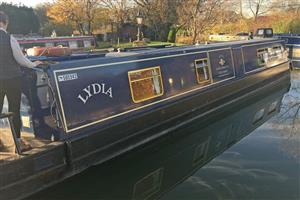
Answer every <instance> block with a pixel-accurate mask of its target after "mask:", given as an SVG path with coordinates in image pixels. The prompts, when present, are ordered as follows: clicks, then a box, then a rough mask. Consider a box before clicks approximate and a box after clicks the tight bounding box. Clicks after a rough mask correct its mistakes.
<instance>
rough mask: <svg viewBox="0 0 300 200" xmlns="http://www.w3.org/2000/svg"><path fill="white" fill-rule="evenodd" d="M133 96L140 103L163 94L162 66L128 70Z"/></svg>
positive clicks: (134, 100)
mask: <svg viewBox="0 0 300 200" xmlns="http://www.w3.org/2000/svg"><path fill="white" fill-rule="evenodd" d="M128 78H129V84H130V89H131V97H132V100H133V102H135V103H139V102H142V101H146V100H149V99H152V98H155V97H158V96H161V95H163V83H162V78H161V72H160V67H159V66H158V67H151V68H147V69H142V70H135V71H129V72H128Z"/></svg>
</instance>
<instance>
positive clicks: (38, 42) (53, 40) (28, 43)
mask: <svg viewBox="0 0 300 200" xmlns="http://www.w3.org/2000/svg"><path fill="white" fill-rule="evenodd" d="M16 39H17V41H18V43H19V44H20V46H21V48H22V49H28V48H32V47H56V46H60V45H61V46H64V47H69V48H70V49H72V50H80V49H86V48H88V49H89V48H95V46H96V40H95V38H94V37H93V36H73V37H18V36H16Z"/></svg>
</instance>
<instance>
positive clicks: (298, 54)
mask: <svg viewBox="0 0 300 200" xmlns="http://www.w3.org/2000/svg"><path fill="white" fill-rule="evenodd" d="M277 37H279V38H280V39H285V40H286V46H287V47H288V49H289V59H290V60H291V67H292V68H294V69H300V35H297V34H285V35H277Z"/></svg>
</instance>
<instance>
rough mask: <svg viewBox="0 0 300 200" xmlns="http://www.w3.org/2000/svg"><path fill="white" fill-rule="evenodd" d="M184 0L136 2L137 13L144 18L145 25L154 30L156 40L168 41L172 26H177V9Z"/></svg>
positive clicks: (139, 0) (143, 0) (141, 0)
mask: <svg viewBox="0 0 300 200" xmlns="http://www.w3.org/2000/svg"><path fill="white" fill-rule="evenodd" d="M180 1H182V0H134V2H135V4H136V11H137V10H139V11H140V12H141V14H142V15H143V16H144V19H145V24H146V25H147V26H148V27H149V29H150V30H153V33H154V37H153V39H154V40H161V41H166V40H167V37H168V33H169V30H170V28H171V26H172V25H175V24H177V19H178V18H177V12H176V9H177V7H178V5H179V3H180Z"/></svg>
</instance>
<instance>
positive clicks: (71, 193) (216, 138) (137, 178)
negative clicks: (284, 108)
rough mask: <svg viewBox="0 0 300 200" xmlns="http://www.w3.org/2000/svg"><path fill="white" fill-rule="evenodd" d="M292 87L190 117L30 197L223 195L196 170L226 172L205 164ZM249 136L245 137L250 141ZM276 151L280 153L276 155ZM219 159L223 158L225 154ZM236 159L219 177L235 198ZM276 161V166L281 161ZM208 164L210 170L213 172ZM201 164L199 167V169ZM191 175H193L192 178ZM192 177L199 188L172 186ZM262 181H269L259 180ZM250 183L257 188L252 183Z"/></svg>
mask: <svg viewBox="0 0 300 200" xmlns="http://www.w3.org/2000/svg"><path fill="white" fill-rule="evenodd" d="M286 90H287V88H286V87H278V88H276V89H274V88H273V91H270V93H269V94H268V95H260V96H255V97H251V98H248V99H247V100H244V101H243V102H240V103H239V104H238V105H235V106H234V107H231V108H228V109H227V110H226V111H224V112H220V113H219V114H214V116H210V117H208V118H205V119H203V120H199V121H198V120H196V121H195V123H189V125H188V126H186V127H182V128H180V129H178V130H176V131H174V132H173V133H172V135H167V136H165V137H163V138H161V139H159V140H156V141H153V142H151V143H150V144H147V145H144V146H142V147H139V148H138V149H137V150H135V151H132V152H128V153H126V154H124V155H122V156H119V157H117V158H115V159H113V160H110V161H108V162H105V163H103V164H101V165H97V166H94V167H92V168H90V169H88V170H86V171H84V172H83V173H81V174H78V175H76V176H74V177H72V178H70V179H67V180H65V181H64V182H62V183H59V184H57V185H55V186H54V187H51V188H48V189H47V190H45V191H42V192H40V193H38V194H36V195H35V196H31V197H30V198H29V199H47V198H48V199H122V200H123V199H157V198H160V197H162V196H163V195H165V196H164V197H163V198H167V199H176V198H177V199H189V197H190V195H192V194H196V196H192V197H191V198H190V199H195V198H197V197H198V199H199V197H203V198H204V199H216V198H217V197H218V195H220V196H219V197H221V196H222V194H217V193H219V190H218V191H215V190H214V185H209V184H206V182H205V181H201V178H200V177H198V178H197V177H195V176H197V174H201V176H203V178H207V180H208V179H209V177H210V176H211V177H216V176H217V174H215V173H214V172H215V171H216V172H219V173H220V171H222V170H220V168H222V167H220V166H219V169H214V167H208V166H209V165H210V164H208V165H207V166H205V167H204V168H203V169H201V170H199V169H200V168H202V167H203V166H204V165H206V164H207V163H208V162H210V161H211V160H212V159H214V158H215V157H217V156H218V155H220V154H222V153H223V152H224V151H225V150H227V149H228V148H230V147H231V146H232V145H234V144H235V143H237V142H238V141H240V140H241V139H242V138H244V137H245V136H247V135H248V134H249V133H251V132H252V131H253V130H254V129H256V128H257V127H259V126H260V125H261V124H263V123H264V122H266V121H267V120H268V119H270V118H271V117H272V116H274V115H276V114H277V113H278V111H279V109H280V106H281V100H282V97H283V95H284V93H285V92H286ZM268 133H269V132H267V133H266V134H263V136H262V137H260V138H259V141H251V143H252V144H251V145H252V147H253V146H254V148H253V149H254V150H255V145H256V144H257V145H258V147H259V149H257V151H256V150H255V151H254V150H253V154H255V155H253V154H251V155H250V156H254V158H255V156H258V157H259V155H260V154H261V155H263V154H265V153H266V152H263V151H264V150H263V148H261V147H262V145H266V143H264V142H266V141H267V140H268V139H267V138H266V137H268V136H267V134H268ZM243 141H244V140H243ZM243 141H241V143H244V142H243ZM256 142H258V143H256ZM238 145H239V144H238ZM238 145H237V146H238ZM243 145H246V148H247V144H245V143H244V144H243ZM239 146H241V145H239ZM233 148H235V147H233ZM271 148H272V147H271ZM226 152H227V151H226ZM229 154H230V152H229ZM227 155H228V153H225V154H223V155H222V157H225V158H226V156H227ZM236 156H238V155H233V157H234V158H236ZM272 156H273V158H274V159H276V155H272ZM261 159H263V157H261ZM218 161H219V162H222V160H220V159H218ZM215 162H217V161H216V160H214V161H213V162H211V163H215ZM235 162H236V160H235V159H232V163H227V164H226V165H227V166H229V168H230V167H232V168H233V170H236V171H235V172H234V171H232V173H228V174H227V175H228V177H226V176H225V177H222V178H223V179H221V182H218V184H219V186H220V185H221V186H223V188H219V189H220V192H221V189H223V190H224V188H225V190H226V192H229V197H230V198H233V194H231V193H230V190H231V189H229V188H227V189H228V190H227V189H226V184H224V185H222V180H223V182H224V183H225V182H226V179H230V178H232V177H233V178H232V179H235V178H237V179H239V177H240V174H239V173H240V172H241V168H242V166H240V167H237V168H234V166H238V164H237V163H235ZM219 164H220V163H219ZM298 164H299V163H298ZM248 165H251V164H248ZM269 165H272V163H269ZM253 167H254V166H253ZM272 167H273V168H276V167H277V166H276V165H274V166H272ZM208 169H210V171H209V175H208V176H207V174H206V172H207V171H208ZM197 170H199V171H198V172H197ZM202 171H203V173H202ZM193 174H194V175H193ZM246 174H248V175H249V176H250V175H251V176H254V177H252V179H251V180H249V179H245V180H244V183H245V186H247V184H249V185H251V184H255V181H259V180H260V179H259V176H260V174H262V176H266V174H264V173H263V172H262V171H261V172H260V171H259V170H257V171H255V170H252V171H251V170H249V171H247V173H246ZM191 175H193V177H191V178H189V177H190V176H191ZM267 175H268V174H267ZM294 175H295V174H294ZM271 176H273V174H272V173H270V174H269V177H271ZM278 176H279V177H278V178H281V179H282V181H283V182H284V181H285V180H286V177H280V175H278ZM242 177H243V176H242ZM267 178H268V177H267ZM186 179H187V183H191V184H193V185H195V184H196V185H197V188H196V189H195V191H196V192H195V191H192V192H191V191H189V190H186V188H185V186H186V183H184V184H183V185H180V186H179V187H177V188H176V189H175V190H173V191H171V190H172V189H174V187H175V186H177V185H178V184H179V183H182V182H183V181H184V180H186ZM248 181H250V182H248ZM252 181H254V182H252ZM215 183H216V182H215ZM257 187H266V186H265V185H263V184H261V182H259V186H257ZM294 187H295V185H294ZM178 188H179V189H178ZM248 189H249V190H251V187H249V188H248ZM177 190H179V192H178V191H177ZM233 190H237V191H238V190H239V188H238V187H236V188H233ZM170 191H171V192H170ZM176 191H177V192H176ZM184 191H188V192H184ZM205 191H206V193H205ZM207 191H210V192H212V193H213V192H215V193H214V194H212V195H211V196H209V195H210V193H209V192H207ZM245 192H251V191H245ZM269 192H271V191H269ZM201 194H202V195H201ZM204 194H208V196H203V195H204ZM230 195H231V196H230ZM244 197H247V196H244ZM237 199H239V198H237Z"/></svg>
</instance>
